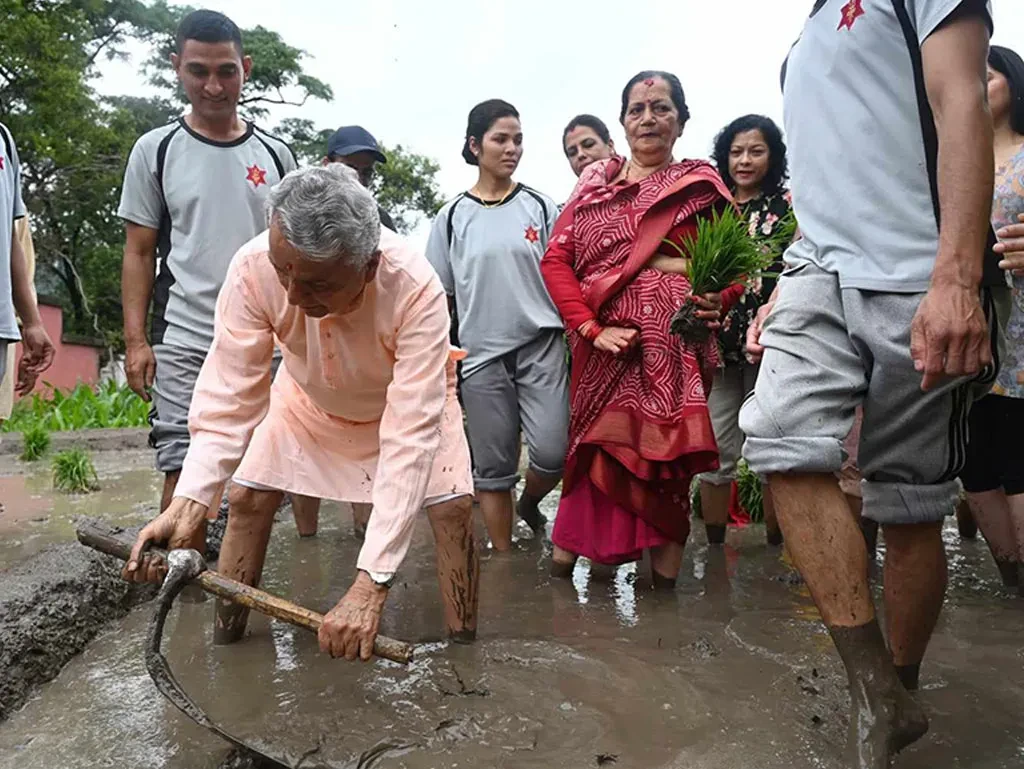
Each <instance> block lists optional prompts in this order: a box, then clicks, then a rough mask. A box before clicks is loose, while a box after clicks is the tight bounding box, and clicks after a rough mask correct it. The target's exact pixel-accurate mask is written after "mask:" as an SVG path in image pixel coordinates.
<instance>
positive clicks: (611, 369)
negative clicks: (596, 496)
mask: <svg viewBox="0 0 1024 769" xmlns="http://www.w3.org/2000/svg"><path fill="white" fill-rule="evenodd" d="M624 162H625V161H624V160H623V159H622V158H612V159H610V160H608V161H602V162H599V163H595V164H593V165H592V166H590V167H588V168H587V169H586V171H584V173H583V175H582V177H581V179H580V182H579V184H578V185H577V188H576V191H575V192H574V193H573V196H572V198H570V200H569V202H568V203H567V204H566V207H565V209H564V211H563V212H562V215H561V216H560V217H559V219H558V222H557V223H556V225H555V229H554V231H553V233H552V235H551V239H550V241H549V247H548V251H547V253H546V254H545V256H544V259H543V261H542V262H541V271H542V273H543V275H544V280H545V283H546V284H547V288H548V291H549V292H550V294H551V297H552V299H553V300H554V302H555V304H556V305H557V306H558V309H559V311H560V312H561V314H562V317H563V318H564V320H565V323H566V328H567V329H568V330H569V344H570V347H571V350H572V382H571V396H570V398H571V401H570V403H571V417H570V428H569V454H568V458H567V464H566V473H565V479H564V485H563V495H564V494H567V493H569V492H570V491H571V490H572V488H573V486H574V484H575V483H576V482H577V481H579V480H580V479H581V478H584V477H589V479H590V481H591V482H592V483H593V484H594V485H595V486H596V487H597V488H598V489H599V490H600V491H601V492H603V493H604V494H605V495H607V496H608V497H609V498H610V499H611V500H613V501H614V502H615V503H616V504H617V505H618V506H621V507H622V508H624V509H625V510H627V511H628V512H630V513H632V514H633V515H635V516H639V517H640V518H641V519H643V520H644V521H646V522H647V523H649V524H650V525H651V526H653V527H654V528H656V529H657V530H658V531H659V532H661V533H662V534H664V535H665V536H667V537H669V538H671V539H673V540H675V541H678V542H682V541H685V538H686V535H687V533H688V531H689V520H688V519H689V486H690V481H691V478H692V477H693V475H694V474H695V473H699V472H703V471H705V470H709V469H713V468H715V467H716V466H717V461H718V451H717V448H716V445H715V437H714V433H713V431H712V427H711V421H710V417H709V415H708V411H707V401H706V395H707V392H708V391H709V388H710V383H711V378H712V375H713V373H714V369H715V366H716V365H717V363H718V351H717V343H716V341H715V340H714V338H712V340H710V341H709V342H708V343H707V344H705V345H703V346H701V347H700V348H699V349H694V348H690V347H687V346H686V345H684V344H683V343H682V341H681V340H680V339H679V338H678V337H675V336H673V335H671V334H669V330H668V329H669V321H670V319H671V317H672V315H673V314H674V313H675V312H676V310H678V309H679V308H680V307H681V306H682V305H683V303H684V302H685V301H687V298H688V296H689V294H690V284H689V281H688V280H687V279H686V278H685V277H684V276H682V275H675V274H667V273H663V272H659V271H657V270H654V269H651V268H645V265H646V263H647V262H648V261H649V260H650V258H651V257H652V256H653V255H654V254H655V253H656V252H657V251H659V249H661V248H662V247H663V239H664V238H670V239H672V240H673V241H675V242H677V243H679V242H680V241H681V239H682V237H684V236H685V235H687V234H691V233H695V232H696V220H697V214H699V213H702V212H703V213H707V212H708V211H709V209H711V208H712V207H713V206H715V205H721V204H723V203H724V202H725V201H728V200H730V195H729V193H728V191H727V189H726V187H725V185H724V184H723V183H722V180H721V178H720V177H719V175H718V173H717V172H716V171H715V170H714V168H713V167H712V166H711V165H710V164H708V163H705V162H703V161H699V160H688V161H683V162H681V163H675V164H673V165H671V166H669V167H668V168H666V169H665V170H663V171H660V172H658V173H656V174H653V175H652V176H650V177H648V178H646V179H643V180H641V181H640V182H637V183H633V184H626V183H622V182H620V183H612V181H611V180H613V179H615V177H616V176H617V175H618V173H619V172H620V170H621V168H622V164H623V163H624ZM595 323H596V324H599V325H600V326H622V327H626V328H635V329H638V330H639V331H640V345H639V347H638V348H637V349H634V350H633V351H632V352H631V353H629V354H627V355H624V356H615V355H611V354H609V353H605V352H602V351H600V350H596V349H595V348H594V347H593V345H592V344H591V341H590V340H589V339H588V338H584V334H586V336H588V337H590V338H592V337H593V335H594V334H593V329H594V328H595V325H594V324H595ZM581 326H582V327H583V329H582V330H583V332H584V333H581Z"/></svg>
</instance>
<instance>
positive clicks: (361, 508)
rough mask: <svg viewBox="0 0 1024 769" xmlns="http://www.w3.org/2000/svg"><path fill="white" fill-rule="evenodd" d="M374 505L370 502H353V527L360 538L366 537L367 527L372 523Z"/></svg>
mask: <svg viewBox="0 0 1024 769" xmlns="http://www.w3.org/2000/svg"><path fill="white" fill-rule="evenodd" d="M371 512H373V505H371V504H370V503H369V502H353V503H352V529H353V530H354V531H355V533H356V536H357V537H358V538H359V539H366V527H367V526H369V525H370V513H371Z"/></svg>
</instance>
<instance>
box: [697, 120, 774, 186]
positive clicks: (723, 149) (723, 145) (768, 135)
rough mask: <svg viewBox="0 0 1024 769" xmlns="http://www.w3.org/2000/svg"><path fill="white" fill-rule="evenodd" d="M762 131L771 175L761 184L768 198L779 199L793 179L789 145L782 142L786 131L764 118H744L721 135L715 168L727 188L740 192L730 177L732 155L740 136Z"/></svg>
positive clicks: (718, 140) (731, 124)
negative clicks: (789, 178)
mask: <svg viewBox="0 0 1024 769" xmlns="http://www.w3.org/2000/svg"><path fill="white" fill-rule="evenodd" d="M754 130H757V131H760V132H761V135H762V136H763V137H764V141H765V143H766V144H767V145H768V173H766V174H765V176H764V181H763V182H761V191H762V192H763V193H764V194H765V195H775V194H777V193H779V192H781V191H782V189H783V186H784V185H785V183H786V177H787V176H788V175H789V161H788V160H787V158H786V142H785V141H783V139H782V131H781V130H779V127H778V126H777V125H776V124H775V121H774V120H772V119H771V118H770V117H765V116H764V115H744V116H743V117H738V118H736V119H735V120H733V121H732V122H731V123H729V125H727V126H726V127H725V128H723V129H722V130H721V131H719V132H718V136H716V137H715V150H714V155H715V165H716V166H718V174H719V176H721V177H722V179H723V180H724V181H725V184H726V186H727V187H728V188H729V189H730V190H732V191H733V192H735V191H736V182H735V181H734V180H733V178H732V176H730V175H729V152H730V150H731V149H732V143H733V140H734V139H735V138H736V135H737V134H741V133H745V132H746V131H754Z"/></svg>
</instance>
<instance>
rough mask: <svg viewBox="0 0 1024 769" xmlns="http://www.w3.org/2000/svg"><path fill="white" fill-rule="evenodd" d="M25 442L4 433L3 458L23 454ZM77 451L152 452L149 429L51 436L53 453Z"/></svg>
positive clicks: (0, 442)
mask: <svg viewBox="0 0 1024 769" xmlns="http://www.w3.org/2000/svg"><path fill="white" fill-rule="evenodd" d="M23 442H24V441H23V439H22V435H21V433H15V432H10V433H3V434H2V436H0V454H21V449H22V444H23ZM75 448H80V449H88V450H89V451H142V450H145V449H148V448H149V428H148V427H132V428H122V427H110V428H102V429H95V430H69V431H67V432H58V433H50V450H51V452H56V451H64V450H65V449H75Z"/></svg>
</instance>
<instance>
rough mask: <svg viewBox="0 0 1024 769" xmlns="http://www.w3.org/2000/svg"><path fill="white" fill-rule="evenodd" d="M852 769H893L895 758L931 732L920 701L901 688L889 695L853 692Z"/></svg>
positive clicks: (851, 717) (850, 742) (862, 691)
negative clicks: (891, 767) (892, 762)
mask: <svg viewBox="0 0 1024 769" xmlns="http://www.w3.org/2000/svg"><path fill="white" fill-rule="evenodd" d="M851 695H852V703H851V713H850V737H849V753H850V764H849V768H850V769H889V767H890V766H891V761H892V759H893V757H894V756H895V755H896V754H897V753H899V752H900V751H901V750H903V749H904V748H905V747H907V746H908V745H910V744H911V743H914V742H916V741H917V740H919V739H921V738H922V737H923V736H924V735H925V733H926V732H927V731H928V717H927V716H925V714H924V710H923V709H922V708H921V706H920V705H919V704H918V703H917V701H916V700H915V699H914V698H913V697H912V696H911V695H910V694H909V693H908V692H907V691H906V690H905V689H904V688H903V687H902V686H897V687H896V688H895V689H894V690H893V691H891V692H889V693H888V694H886V695H882V696H879V695H869V694H868V693H867V692H866V691H864V690H863V689H862V690H861V691H859V692H851Z"/></svg>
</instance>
